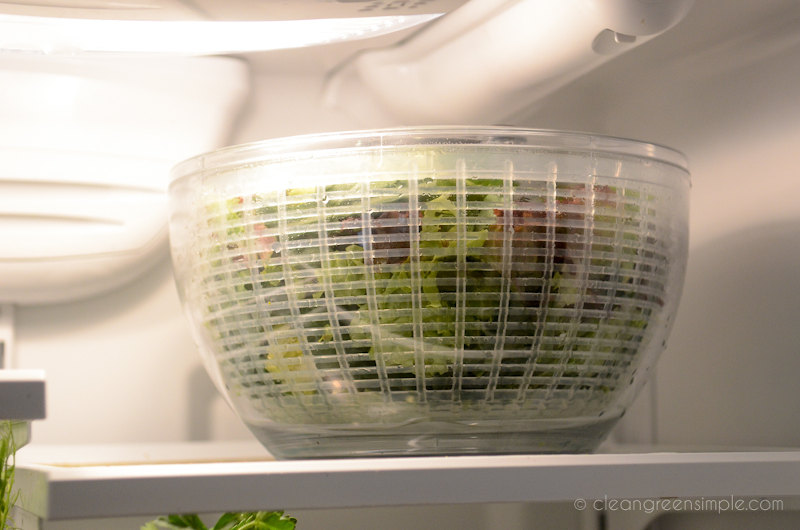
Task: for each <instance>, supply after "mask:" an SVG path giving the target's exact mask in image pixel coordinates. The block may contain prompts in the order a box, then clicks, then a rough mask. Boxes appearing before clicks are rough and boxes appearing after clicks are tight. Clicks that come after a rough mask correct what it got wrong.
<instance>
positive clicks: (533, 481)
mask: <svg viewBox="0 0 800 530" xmlns="http://www.w3.org/2000/svg"><path fill="white" fill-rule="evenodd" d="M631 451H634V452H631ZM17 463H18V464H17V485H18V486H19V487H20V491H21V492H22V495H21V497H20V499H19V506H18V507H19V508H21V509H23V510H24V511H25V512H28V513H29V514H31V515H33V516H35V517H37V518H40V519H44V520H61V519H74V518H78V519H90V518H101V517H118V516H134V515H152V514H166V513H213V512H223V511H252V510H268V509H285V510H299V509H323V508H344V507H350V508H360V507H378V506H397V505H431V504H458V503H497V502H551V501H570V500H571V501H576V500H577V499H585V500H591V499H620V498H627V499H636V498H638V499H645V498H648V499H656V498H658V499H663V498H706V499H709V498H714V497H719V498H730V497H734V496H735V497H742V498H745V497H750V498H753V497H761V498H764V497H775V498H777V497H780V498H786V499H793V500H794V501H796V500H797V499H798V498H800V451H798V450H786V451H747V452H666V451H665V452H635V449H630V450H628V452H619V453H607V454H586V455H514V456H465V457H408V458H376V459H342V460H304V461H275V460H272V459H270V457H269V456H268V455H267V453H266V452H265V451H264V450H263V449H261V448H260V446H258V445H257V444H255V443H249V442H242V443H188V444H167V445H158V446H141V445H139V446H103V447H96V446H83V447H80V446H79V447H71V448H69V447H67V448H64V447H52V448H48V447H37V446H35V445H32V446H29V447H26V448H23V449H22V450H21V451H20V452H19V454H18V460H17ZM790 502H791V501H790ZM791 504H793V505H794V504H796V502H791Z"/></svg>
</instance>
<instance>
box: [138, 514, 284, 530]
mask: <svg viewBox="0 0 800 530" xmlns="http://www.w3.org/2000/svg"><path fill="white" fill-rule="evenodd" d="M296 526H297V519H295V518H294V517H289V516H287V515H284V513H283V512H281V511H271V512H228V513H225V514H223V515H222V517H220V518H219V520H218V521H217V522H216V524H215V525H214V526H212V527H211V528H209V527H207V526H206V525H205V524H204V523H203V521H202V520H201V519H200V517H199V516H197V515H195V514H184V515H167V516H162V517H159V518H158V519H156V520H155V521H150V522H149V523H146V524H145V525H144V526H142V527H141V530H162V529H178V528H189V529H192V530H294V529H295V527H296Z"/></svg>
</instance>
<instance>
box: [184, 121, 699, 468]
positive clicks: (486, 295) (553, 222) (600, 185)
mask: <svg viewBox="0 0 800 530" xmlns="http://www.w3.org/2000/svg"><path fill="white" fill-rule="evenodd" d="M237 160H238V163H237ZM174 174H175V176H176V179H175V180H174V182H173V184H172V188H171V200H172V209H173V212H172V219H171V229H172V245H173V257H174V262H175V270H176V277H177V281H178V286H179V291H180V293H181V296H182V299H183V301H184V304H185V307H186V309H187V313H188V314H189V318H190V320H191V322H192V324H193V326H194V329H195V333H196V337H197V340H198V342H199V343H200V346H201V349H202V351H203V355H204V358H205V359H206V361H207V366H208V367H209V369H210V372H211V373H212V376H213V377H214V378H215V379H216V381H217V383H218V386H219V387H220V388H221V390H222V391H223V392H224V393H225V394H226V395H227V397H228V399H229V400H230V402H231V404H232V405H233V406H234V408H235V409H236V410H237V411H238V413H239V414H240V415H241V417H242V419H243V420H244V421H245V423H246V424H248V425H249V426H250V427H251V429H252V430H253V432H254V433H255V434H256V435H257V436H258V437H259V438H260V439H261V440H262V442H264V444H265V445H266V446H267V448H268V449H270V450H271V451H273V453H274V454H276V455H277V456H280V457H319V456H351V455H384V454H469V453H519V452H565V451H569V452H572V451H588V450H592V449H593V448H594V447H596V446H597V445H598V444H599V443H600V442H601V441H602V439H603V438H604V437H605V435H606V434H607V432H608V430H609V429H610V428H611V427H612V426H613V424H614V422H615V421H616V420H617V419H618V418H619V417H620V416H621V414H622V413H623V412H624V409H625V407H626V406H628V404H629V403H630V401H631V400H632V398H633V395H634V394H635V392H636V390H637V389H638V388H639V387H640V386H641V384H642V383H643V382H644V380H645V379H646V372H647V371H648V370H649V368H650V367H651V366H652V364H653V363H654V362H655V359H656V357H657V355H658V354H659V353H660V352H661V351H662V350H663V347H664V343H665V341H666V338H667V335H668V332H669V328H670V325H671V319H672V318H673V316H674V313H675V310H676V307H677V303H678V299H679V296H680V292H681V287H682V282H683V274H684V269H685V262H686V253H687V221H688V219H687V217H688V213H687V212H688V190H689V176H688V172H687V169H686V163H685V160H684V159H683V157H682V155H680V154H679V153H676V152H674V151H672V150H669V149H667V148H664V147H660V146H654V145H652V144H645V143H640V142H633V141H630V140H621V139H615V138H607V137H597V136H590V135H583V134H577V133H559V132H549V131H537V130H522V129H508V128H486V129H480V130H477V129H465V128H460V129H443V128H426V129H415V130H391V131H375V132H358V133H345V134H342V135H318V136H307V137H298V138H292V139H285V140H273V141H267V142H263V143H260V144H252V145H249V146H244V147H238V148H234V149H228V150H222V151H219V152H216V153H212V154H210V155H205V156H203V157H198V158H196V159H193V160H191V161H188V162H186V163H184V164H182V165H181V166H179V167H178V168H176V170H175V172H174Z"/></svg>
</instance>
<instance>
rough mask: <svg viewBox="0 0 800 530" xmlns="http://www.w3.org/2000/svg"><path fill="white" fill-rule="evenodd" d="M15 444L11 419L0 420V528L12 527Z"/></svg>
mask: <svg viewBox="0 0 800 530" xmlns="http://www.w3.org/2000/svg"><path fill="white" fill-rule="evenodd" d="M15 454H16V444H15V443H14V432H13V425H12V423H11V421H3V422H0V528H3V529H12V528H16V527H15V526H12V525H13V524H14V521H13V520H12V519H11V508H13V506H14V503H15V502H16V501H17V495H18V494H19V492H15V491H14V474H15V468H16V465H15V460H14V456H15Z"/></svg>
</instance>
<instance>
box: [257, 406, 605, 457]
mask: <svg viewBox="0 0 800 530" xmlns="http://www.w3.org/2000/svg"><path fill="white" fill-rule="evenodd" d="M618 419H619V417H618V416H617V417H613V418H607V417H602V418H584V419H581V420H530V421H520V422H513V423H512V424H510V425H509V422H507V421H506V422H495V421H491V422H489V421H483V422H470V423H445V422H430V421H420V422H409V423H406V424H403V425H400V426H398V425H394V426H391V427H388V426H387V427H383V426H371V427H360V428H357V427H352V426H348V427H340V426H320V425H306V426H292V427H287V426H285V425H282V426H280V425H277V426H275V425H271V426H255V425H249V426H248V427H249V428H250V430H251V431H252V432H253V434H254V435H255V436H256V438H258V440H259V441H260V442H261V443H262V444H263V445H264V446H265V447H266V448H267V450H269V451H270V453H271V454H272V455H273V456H274V457H275V458H278V459H312V458H362V457H399V456H457V455H507V454H556V453H590V452H593V451H594V450H596V449H597V447H598V446H599V445H600V443H602V441H603V440H604V439H605V438H606V436H607V435H608V433H609V431H610V430H611V428H612V427H613V426H614V425H615V424H616V422H617V420H618Z"/></svg>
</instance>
